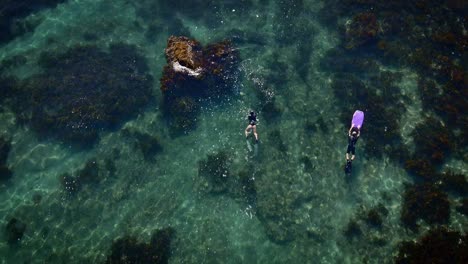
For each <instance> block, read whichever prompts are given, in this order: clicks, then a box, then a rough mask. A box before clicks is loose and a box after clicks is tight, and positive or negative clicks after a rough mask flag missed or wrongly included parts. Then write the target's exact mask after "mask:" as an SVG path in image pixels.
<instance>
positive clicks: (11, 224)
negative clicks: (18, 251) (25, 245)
mask: <svg viewBox="0 0 468 264" xmlns="http://www.w3.org/2000/svg"><path fill="white" fill-rule="evenodd" d="M25 231H26V224H25V223H23V222H22V221H21V220H18V219H16V218H12V219H10V221H8V224H7V225H6V234H7V242H8V244H10V245H11V244H15V243H18V242H19V241H21V239H22V238H23V235H24V232H25Z"/></svg>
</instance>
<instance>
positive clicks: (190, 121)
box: [160, 36, 239, 133]
mask: <svg viewBox="0 0 468 264" xmlns="http://www.w3.org/2000/svg"><path fill="white" fill-rule="evenodd" d="M238 57H239V55H238V52H237V51H236V50H235V49H234V48H233V47H232V44H231V42H229V41H222V42H218V43H215V44H210V45H208V46H206V47H205V48H203V47H202V46H201V44H200V43H199V42H197V41H196V40H193V39H189V38H187V37H183V36H181V37H176V36H171V37H169V39H168V42H167V48H166V60H167V63H168V65H166V66H164V69H163V75H162V77H161V80H160V83H161V91H162V93H163V97H164V111H165V112H166V116H167V117H168V119H169V120H168V121H169V123H170V127H171V128H172V130H173V131H174V132H176V133H178V132H184V133H187V132H188V131H190V130H191V129H193V128H195V126H196V118H197V116H198V112H199V109H200V107H201V103H202V102H204V103H207V104H208V103H209V102H212V101H215V100H220V99H222V98H223V97H225V96H227V95H230V94H232V93H233V91H234V89H233V85H232V84H233V82H234V81H235V75H236V71H237V67H236V66H237V62H238Z"/></svg>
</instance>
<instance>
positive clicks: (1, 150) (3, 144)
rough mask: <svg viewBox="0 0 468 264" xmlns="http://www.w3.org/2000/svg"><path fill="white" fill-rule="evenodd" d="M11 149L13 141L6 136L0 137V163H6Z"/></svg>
mask: <svg viewBox="0 0 468 264" xmlns="http://www.w3.org/2000/svg"><path fill="white" fill-rule="evenodd" d="M10 150H11V142H10V141H9V140H7V139H5V138H3V137H2V138H0V164H5V163H6V162H7V159H8V154H9V153H10Z"/></svg>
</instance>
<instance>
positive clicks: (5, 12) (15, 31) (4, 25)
mask: <svg viewBox="0 0 468 264" xmlns="http://www.w3.org/2000/svg"><path fill="white" fill-rule="evenodd" d="M65 1H66V0H23V1H17V0H5V1H2V7H1V12H0V32H2V34H0V43H1V42H7V41H10V40H11V39H13V38H15V37H16V36H19V35H21V34H24V33H26V32H28V31H32V30H33V29H34V27H35V26H36V25H32V24H30V23H26V22H24V21H22V19H23V18H25V17H27V16H28V15H30V14H31V13H34V12H38V11H39V10H41V9H44V8H49V7H55V6H56V5H57V4H59V3H62V2H65Z"/></svg>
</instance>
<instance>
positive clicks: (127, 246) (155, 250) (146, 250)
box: [105, 227, 175, 264]
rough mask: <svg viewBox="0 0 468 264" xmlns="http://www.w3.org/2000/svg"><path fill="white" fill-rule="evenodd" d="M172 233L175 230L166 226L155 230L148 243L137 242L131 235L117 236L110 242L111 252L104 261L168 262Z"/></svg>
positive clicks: (121, 263)
mask: <svg viewBox="0 0 468 264" xmlns="http://www.w3.org/2000/svg"><path fill="white" fill-rule="evenodd" d="M174 235H175V230H174V229H173V228H171V227H167V228H164V229H160V230H157V231H155V232H154V233H153V235H152V237H151V240H150V242H149V243H144V242H139V241H138V239H137V238H136V237H133V236H125V237H122V238H119V239H117V240H115V241H114V243H112V247H111V252H110V254H109V255H108V256H107V260H106V262H105V263H107V264H128V263H156V264H164V263H168V262H169V258H170V256H171V240H172V239H173V238H174Z"/></svg>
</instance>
